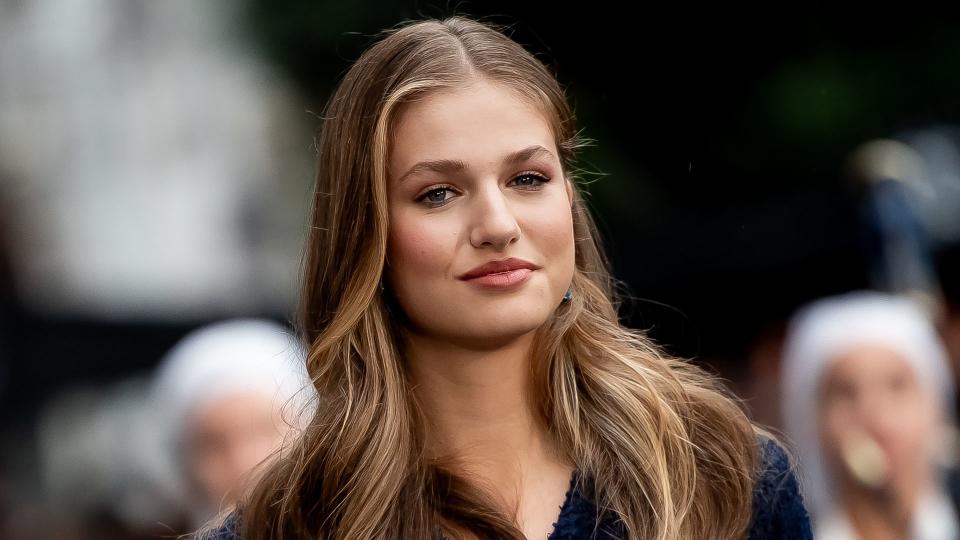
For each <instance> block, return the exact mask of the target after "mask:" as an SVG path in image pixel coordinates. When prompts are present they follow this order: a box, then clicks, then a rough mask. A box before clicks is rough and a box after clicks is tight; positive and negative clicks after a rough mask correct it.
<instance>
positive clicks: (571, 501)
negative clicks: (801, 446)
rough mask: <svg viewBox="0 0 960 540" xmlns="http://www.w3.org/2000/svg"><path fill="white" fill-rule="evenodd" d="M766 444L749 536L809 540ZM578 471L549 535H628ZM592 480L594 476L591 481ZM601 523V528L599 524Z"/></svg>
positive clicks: (787, 471) (220, 536)
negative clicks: (604, 513)
mask: <svg viewBox="0 0 960 540" xmlns="http://www.w3.org/2000/svg"><path fill="white" fill-rule="evenodd" d="M762 445H763V473H762V474H761V475H760V477H759V479H758V481H757V484H756V486H755V487H754V491H753V517H752V519H751V522H750V528H749V532H748V535H747V538H748V539H749V540H760V539H774V538H776V539H783V540H809V539H812V538H813V534H812V533H811V531H810V518H809V516H808V515H807V511H806V508H804V506H803V499H802V497H801V495H800V490H799V487H798V485H797V479H796V476H794V474H793V470H792V469H791V467H790V462H789V460H788V458H787V455H786V453H785V452H784V451H783V449H782V448H781V447H780V446H778V445H777V443H775V442H774V441H772V440H770V439H765V440H764V441H763V443H762ZM576 479H577V471H574V474H573V476H572V477H571V479H570V488H569V489H568V490H567V495H566V500H564V502H563V505H562V506H561V507H560V516H559V517H558V518H557V521H556V523H554V529H553V532H552V533H550V536H549V537H548V538H547V540H593V539H596V540H602V539H611V540H613V539H624V538H626V536H625V534H624V531H623V528H622V524H621V523H620V522H619V521H615V520H614V519H612V518H605V519H604V520H603V521H602V522H598V515H597V508H596V506H594V504H593V503H591V502H590V500H589V498H587V497H584V495H583V494H582V493H581V492H580V490H579V489H577V487H578V484H577V482H576ZM586 484H589V482H586ZM239 528H240V527H239V519H238V518H237V514H232V515H231V516H230V517H229V518H227V520H226V521H225V523H224V524H223V526H221V527H220V528H219V529H217V530H216V531H214V532H213V533H212V534H210V535H208V536H206V537H205V539H206V540H240V532H239ZM595 528H596V533H594V529H595Z"/></svg>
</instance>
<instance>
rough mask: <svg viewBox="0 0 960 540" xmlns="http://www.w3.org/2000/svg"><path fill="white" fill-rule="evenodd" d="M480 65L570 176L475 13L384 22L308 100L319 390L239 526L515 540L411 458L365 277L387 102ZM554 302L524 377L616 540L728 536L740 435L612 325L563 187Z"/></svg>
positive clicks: (560, 95) (415, 454) (449, 477)
mask: <svg viewBox="0 0 960 540" xmlns="http://www.w3.org/2000/svg"><path fill="white" fill-rule="evenodd" d="M477 79H483V80H487V81H491V82H494V83H497V84H500V85H504V86H505V87H508V88H510V89H512V90H514V91H516V92H517V93H518V95H520V96H522V97H524V98H525V99H528V100H529V101H530V102H531V103H534V104H535V105H536V106H537V107H538V108H539V110H540V111H542V113H543V114H544V115H545V118H546V119H547V120H548V121H549V123H550V125H551V127H552V130H553V134H554V136H555V139H556V143H557V148H558V150H559V152H560V154H561V156H560V159H561V163H562V165H563V167H564V172H565V174H566V175H567V177H568V178H571V179H573V178H574V172H575V170H576V169H575V159H574V158H575V153H576V150H577V149H578V148H579V147H580V146H582V142H583V141H582V139H580V138H579V134H578V132H577V131H576V129H575V122H574V113H573V110H572V108H571V106H570V105H569V103H568V101H567V99H566V96H565V94H564V91H563V89H562V88H561V85H560V84H559V83H558V81H557V79H556V78H555V76H554V75H553V74H552V72H551V71H550V70H549V69H548V68H547V67H546V66H545V65H544V64H543V63H542V62H541V61H540V60H538V59H537V58H536V57H535V56H534V55H532V54H531V53H529V52H528V51H526V50H525V49H524V48H523V47H522V46H521V45H519V44H518V43H516V42H515V41H513V40H512V39H510V38H509V37H508V36H507V35H505V33H504V31H503V30H502V29H500V28H498V27H494V26H492V25H490V24H485V23H482V22H478V21H475V20H471V19H467V18H463V17H452V18H448V19H444V20H427V21H416V22H410V23H405V24H403V25H401V26H399V27H397V28H394V29H391V30H390V31H388V32H387V33H386V35H385V37H383V38H382V39H380V40H379V41H377V42H376V43H375V44H373V45H372V46H371V47H370V48H369V49H367V50H366V52H364V53H363V55H362V56H361V57H360V58H359V59H358V60H357V61H356V62H355V63H354V64H353V66H352V67H351V69H350V70H349V71H348V72H347V73H346V74H345V76H344V78H343V79H342V81H341V82H340V84H339V86H338V87H337V89H336V91H335V93H334V94H333V95H332V96H331V98H330V100H329V101H328V103H327V105H326V108H325V109H324V112H323V115H322V126H321V128H320V132H319V135H318V139H317V146H318V170H317V177H316V189H315V198H314V201H313V208H312V217H311V226H310V229H309V233H308V238H307V241H306V248H305V250H304V258H303V268H302V276H301V277H302V289H301V294H300V304H299V307H298V311H297V321H296V324H297V328H298V332H299V334H300V336H301V338H302V339H303V341H304V343H305V345H306V346H307V350H308V357H307V369H308V371H309V374H310V376H311V379H312V381H313V383H314V386H315V388H316V391H317V395H318V396H319V402H318V404H317V409H316V413H315V415H314V417H313V418H312V420H311V421H310V422H309V427H308V428H307V429H306V430H305V431H304V432H303V433H302V435H301V436H300V437H299V438H298V439H297V440H296V441H295V442H294V443H293V444H292V445H291V446H289V447H288V448H286V449H285V450H284V451H283V454H282V456H281V458H280V459H279V460H277V461H276V462H275V463H274V464H273V465H272V466H271V468H270V469H269V470H267V471H266V473H265V474H264V475H263V476H262V478H261V480H260V482H259V484H258V485H257V486H256V487H255V489H253V491H252V494H251V495H250V496H249V497H248V498H247V499H246V500H245V501H244V502H243V503H242V504H241V513H242V536H243V538H245V539H249V540H261V539H263V540H266V539H275V538H284V539H287V538H311V539H316V538H323V539H343V540H355V539H358V538H388V539H402V538H403V539H409V538H432V537H436V536H437V535H438V534H439V532H440V531H441V530H442V531H443V532H445V533H446V534H448V535H451V536H459V534H458V531H469V532H470V533H471V534H473V535H476V536H479V537H481V538H509V539H517V540H521V539H523V538H524V536H523V533H522V531H520V529H519V528H518V527H517V526H516V525H515V524H514V523H513V520H512V519H511V517H510V516H508V515H506V514H504V513H503V512H502V511H500V510H499V509H498V508H497V506H496V505H495V504H494V502H493V500H494V499H493V498H492V497H491V495H490V494H489V493H487V492H485V491H484V490H483V489H481V488H480V487H479V486H478V485H477V483H476V482H471V479H470V478H468V477H465V476H462V475H460V474H459V473H458V472H457V471H456V468H455V467H451V466H449V463H447V464H445V463H442V462H439V461H436V460H432V459H428V458H427V457H426V453H425V451H424V433H425V431H424V429H425V428H424V426H425V417H424V415H423V411H422V409H421V408H420V407H419V405H418V404H417V402H416V400H415V398H414V397H413V393H412V392H411V380H410V376H409V373H408V371H407V368H406V367H405V362H404V359H403V355H402V350H401V346H400V344H401V341H400V335H401V334H400V332H401V329H402V321H400V320H399V319H398V318H397V317H393V316H391V312H392V311H393V310H394V309H396V306H393V307H391V304H392V300H391V298H390V295H389V288H387V292H384V288H383V287H382V286H381V285H380V284H381V283H382V280H383V279H384V278H385V276H384V262H385V258H386V253H387V238H388V235H387V230H388V226H389V223H388V213H387V199H386V181H387V166H386V164H387V159H388V153H389V151H390V144H389V143H390V140H391V132H392V129H393V127H394V124H395V122H396V119H397V116H398V112H399V111H400V110H401V109H402V107H403V105H404V104H405V103H409V102H410V101H412V100H415V99H421V98H423V97H424V96H427V95H428V94H429V93H430V92H435V91H438V90H442V89H451V88H456V87H458V86H460V85H464V84H468V83H469V82H470V81H474V80H477ZM574 191H575V193H574V204H573V221H574V233H575V239H576V240H575V241H576V269H575V273H574V277H573V283H572V288H573V290H574V291H575V294H574V295H573V299H572V300H571V301H569V302H565V303H563V304H561V305H560V306H559V307H558V308H557V309H556V311H555V313H554V314H553V316H552V317H551V318H550V319H549V320H548V321H546V323H545V324H544V325H543V326H542V327H541V328H540V329H539V330H538V331H537V338H536V340H535V347H534V354H533V356H532V358H531V365H530V369H531V374H532V377H533V381H534V386H535V396H536V398H537V403H538V409H537V411H536V412H537V416H538V421H540V422H542V426H543V427H544V428H545V431H546V432H547V433H549V434H550V435H551V436H552V437H553V439H554V443H555V444H556V447H557V448H560V449H561V451H562V452H564V453H565V455H566V456H567V457H568V458H569V459H570V460H571V461H572V462H573V463H574V464H575V465H576V467H577V469H578V470H579V471H580V472H581V473H582V475H581V478H584V477H585V478H590V479H591V480H592V485H593V486H594V488H593V489H592V490H591V491H590V492H589V496H590V497H591V498H592V499H593V500H594V501H595V503H596V504H597V507H598V509H599V510H600V511H601V513H602V515H603V516H611V517H614V518H617V519H618V520H619V523H621V524H622V526H623V528H624V530H625V531H626V533H627V534H628V536H629V537H630V538H650V539H658V540H666V539H674V538H694V537H695V538H733V537H738V536H742V535H743V534H744V532H745V530H746V527H747V526H748V522H749V519H750V513H751V496H752V489H753V485H754V482H755V481H756V477H757V470H758V466H759V463H758V462H759V445H758V439H757V434H756V430H755V428H754V426H753V424H752V423H751V422H750V421H749V419H748V418H747V416H746V414H745V413H744V411H743V408H742V407H741V405H740V404H739V403H738V402H737V401H736V400H735V399H733V398H732V397H731V396H730V394H728V393H727V392H726V391H725V390H724V388H723V386H722V385H721V384H720V383H719V382H718V381H717V380H715V379H714V378H713V377H711V376H710V375H709V374H707V373H706V372H704V371H703V370H701V369H700V368H697V367H696V366H694V365H692V364H690V363H688V362H686V361H684V360H683V359H678V358H672V357H669V356H668V355H667V354H665V353H664V352H663V351H662V350H661V349H660V348H659V347H658V346H657V345H656V344H654V343H653V342H652V341H651V340H650V339H649V338H648V337H646V335H645V334H644V332H642V331H638V330H632V329H628V328H625V327H624V326H622V325H621V324H620V322H619V318H618V315H617V303H616V298H615V294H614V286H613V281H612V278H611V276H610V273H609V270H608V264H607V262H606V259H605V257H604V256H603V253H602V252H601V249H600V247H599V244H598V234H597V231H596V227H595V225H594V223H593V221H592V219H591V217H590V215H589V213H588V210H587V208H586V205H585V202H584V199H583V197H582V195H581V194H580V191H579V188H577V189H575V190H574Z"/></svg>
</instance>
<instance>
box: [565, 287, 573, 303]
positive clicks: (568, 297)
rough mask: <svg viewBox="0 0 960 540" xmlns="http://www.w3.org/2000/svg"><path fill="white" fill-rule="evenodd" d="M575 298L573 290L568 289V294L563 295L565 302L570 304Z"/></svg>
mask: <svg viewBox="0 0 960 540" xmlns="http://www.w3.org/2000/svg"><path fill="white" fill-rule="evenodd" d="M572 298H573V289H567V292H565V293H564V294H563V301H564V302H569V301H570V300H571V299H572Z"/></svg>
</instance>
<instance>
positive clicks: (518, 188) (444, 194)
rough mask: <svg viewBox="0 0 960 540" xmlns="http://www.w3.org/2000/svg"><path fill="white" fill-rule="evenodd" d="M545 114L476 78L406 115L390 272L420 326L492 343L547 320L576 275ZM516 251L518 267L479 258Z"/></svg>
mask: <svg viewBox="0 0 960 540" xmlns="http://www.w3.org/2000/svg"><path fill="white" fill-rule="evenodd" d="M558 155H559V154H558V153H557V149H556V145H555V142H554V136H553V133H552V131H551V129H550V126H549V124H548V122H547V120H546V119H545V118H544V116H543V115H542V114H541V112H540V111H539V110H538V109H537V108H535V107H533V106H531V105H529V104H528V103H527V102H525V101H524V100H523V99H521V98H520V97H518V96H517V95H516V94H514V93H513V92H512V91H510V90H509V89H506V88H505V87H502V86H499V85H495V84H492V83H488V82H485V81H478V82H475V83H472V84H470V85H468V86H464V87H460V88H458V89H456V90H449V91H441V92H435V93H433V94H430V95H428V96H427V97H425V98H424V99H421V100H419V101H415V102H413V103H410V104H407V105H406V106H405V108H404V109H403V110H402V111H401V112H400V116H399V118H398V121H397V125H396V129H395V131H394V134H393V140H392V148H391V154H390V160H389V164H388V166H389V175H388V176H389V179H388V186H387V191H388V199H389V212H390V236H389V251H388V262H387V264H388V268H387V276H388V279H389V284H390V287H392V289H393V293H394V295H395V296H396V298H397V300H398V302H399V303H400V305H401V307H402V308H403V310H404V312H405V313H406V315H407V317H408V319H409V320H410V323H411V324H412V326H413V329H414V331H416V332H418V333H420V334H424V335H429V336H432V337H435V338H440V339H444V340H447V341H451V342H459V343H463V344H469V346H473V347H492V346H496V344H497V343H498V342H502V340H509V339H512V338H515V337H519V336H521V335H523V334H526V333H528V332H530V331H532V330H535V329H536V328H538V327H539V326H540V325H542V324H543V323H544V322H545V321H546V320H547V319H548V318H549V317H550V316H551V314H552V313H553V311H554V309H556V307H557V306H558V305H559V304H560V302H561V300H562V298H563V295H564V293H565V292H566V290H567V288H568V287H569V285H570V282H571V280H572V278H573V272H574V264H575V262H574V235H573V219H572V212H571V204H572V203H571V201H572V192H571V189H572V187H571V185H570V183H569V182H568V181H567V180H566V179H565V178H564V176H563V175H562V171H561V164H560V160H559V157H558ZM506 260H512V261H513V263H515V264H513V265H512V266H505V267H504V266H501V267H489V268H487V269H486V270H484V269H482V268H480V267H481V266H482V265H485V264H487V263H491V262H496V261H501V262H502V261H506Z"/></svg>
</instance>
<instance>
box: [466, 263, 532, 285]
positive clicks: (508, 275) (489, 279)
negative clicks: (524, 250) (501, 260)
mask: <svg viewBox="0 0 960 540" xmlns="http://www.w3.org/2000/svg"><path fill="white" fill-rule="evenodd" d="M532 273H533V270H531V269H529V268H517V269H516V270H508V271H506V272H495V273H492V274H485V275H482V276H478V277H475V278H471V279H466V280H464V281H466V282H467V283H470V284H471V285H476V286H478V287H483V288H485V289H507V288H510V287H514V286H516V285H519V284H521V283H523V282H525V281H527V280H528V279H530V274H532Z"/></svg>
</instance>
